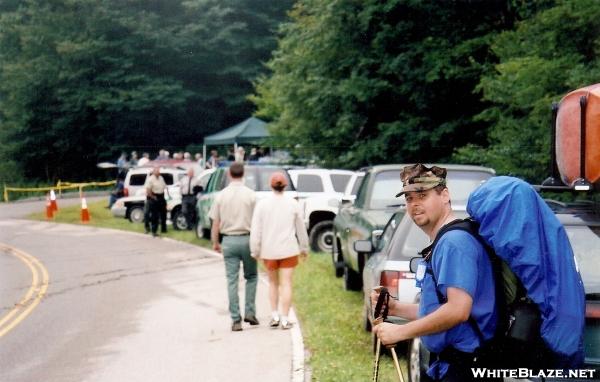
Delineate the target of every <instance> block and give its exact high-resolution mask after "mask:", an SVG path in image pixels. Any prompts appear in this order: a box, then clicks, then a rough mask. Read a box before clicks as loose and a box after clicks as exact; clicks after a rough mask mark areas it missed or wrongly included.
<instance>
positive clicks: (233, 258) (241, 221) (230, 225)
mask: <svg viewBox="0 0 600 382" xmlns="http://www.w3.org/2000/svg"><path fill="white" fill-rule="evenodd" d="M228 176H229V178H230V183H229V185H228V186H227V187H225V188H224V189H223V190H222V191H221V192H219V193H218V194H217V196H216V197H215V200H214V202H213V205H212V207H211V209H210V212H209V215H208V216H209V217H210V218H211V219H212V231H211V240H212V243H213V249H214V250H215V251H217V252H219V253H221V252H222V253H223V260H224V261H225V272H226V275H227V293H228V296H229V313H230V315H231V319H232V321H233V323H232V325H231V330H232V331H234V332H235V331H240V330H242V319H241V315H240V307H239V296H238V275H239V271H240V262H241V263H242V266H243V269H244V278H245V279H246V305H245V310H244V321H245V322H248V323H250V325H258V324H259V322H258V319H257V318H256V305H255V300H256V286H257V282H258V273H257V267H256V260H255V259H254V258H253V257H252V256H251V255H250V237H249V235H250V225H251V223H252V212H253V211H254V205H255V203H256V196H255V194H254V191H253V190H251V189H250V188H248V187H246V186H245V185H244V182H243V177H244V165H243V164H241V163H237V162H236V163H233V164H232V165H231V167H230V168H229V173H228ZM220 236H222V237H223V246H222V247H221V243H220V241H219V238H220Z"/></svg>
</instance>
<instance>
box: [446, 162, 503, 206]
mask: <svg viewBox="0 0 600 382" xmlns="http://www.w3.org/2000/svg"><path fill="white" fill-rule="evenodd" d="M491 177H492V174H490V173H487V172H478V171H451V170H450V171H448V177H447V178H448V190H450V199H451V200H452V203H456V204H461V205H466V204H467V200H468V199H469V195H470V194H471V192H473V190H474V189H476V188H477V187H478V186H479V185H480V184H481V183H483V182H485V181H486V180H488V179H489V178H491Z"/></svg>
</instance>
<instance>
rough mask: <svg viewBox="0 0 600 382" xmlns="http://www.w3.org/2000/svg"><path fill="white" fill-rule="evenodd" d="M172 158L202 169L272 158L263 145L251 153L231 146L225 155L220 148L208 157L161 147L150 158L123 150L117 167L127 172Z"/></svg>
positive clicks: (212, 151)
mask: <svg viewBox="0 0 600 382" xmlns="http://www.w3.org/2000/svg"><path fill="white" fill-rule="evenodd" d="M169 160H172V161H174V162H177V161H181V162H187V163H191V162H195V163H196V164H197V165H198V167H199V168H200V169H210V168H215V167H218V166H219V165H220V164H222V163H224V162H241V163H244V162H265V161H269V160H270V155H269V149H265V148H262V147H252V148H251V149H250V153H246V150H245V149H244V147H243V146H237V147H230V148H229V149H228V150H227V153H226V154H225V155H220V154H219V151H218V150H210V154H209V155H208V157H207V158H204V157H203V155H202V153H195V154H194V155H192V154H191V153H190V152H187V151H185V152H184V151H178V152H175V153H173V154H171V153H170V152H169V151H167V150H165V149H160V150H159V151H158V155H157V156H156V157H155V158H154V159H152V160H151V159H150V153H148V152H144V153H142V157H141V158H139V157H138V153H137V151H132V152H131V153H130V154H129V156H128V155H127V153H126V152H122V153H121V155H120V156H119V158H118V159H117V169H118V173H119V174H123V175H124V174H125V173H127V170H129V169H130V168H134V167H142V166H147V165H148V164H149V163H150V162H152V161H154V162H155V163H158V164H160V162H165V161H169Z"/></svg>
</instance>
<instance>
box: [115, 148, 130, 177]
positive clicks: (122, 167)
mask: <svg viewBox="0 0 600 382" xmlns="http://www.w3.org/2000/svg"><path fill="white" fill-rule="evenodd" d="M117 170H118V172H119V175H122V176H125V174H126V173H127V170H129V162H127V153H125V152H122V153H121V156H120V157H119V159H117Z"/></svg>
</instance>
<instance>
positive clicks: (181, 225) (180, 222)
mask: <svg viewBox="0 0 600 382" xmlns="http://www.w3.org/2000/svg"><path fill="white" fill-rule="evenodd" d="M171 222H173V228H174V229H177V230H180V231H185V230H186V229H187V228H188V224H187V220H185V216H184V215H183V212H182V211H181V208H176V209H174V210H173V211H171Z"/></svg>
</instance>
